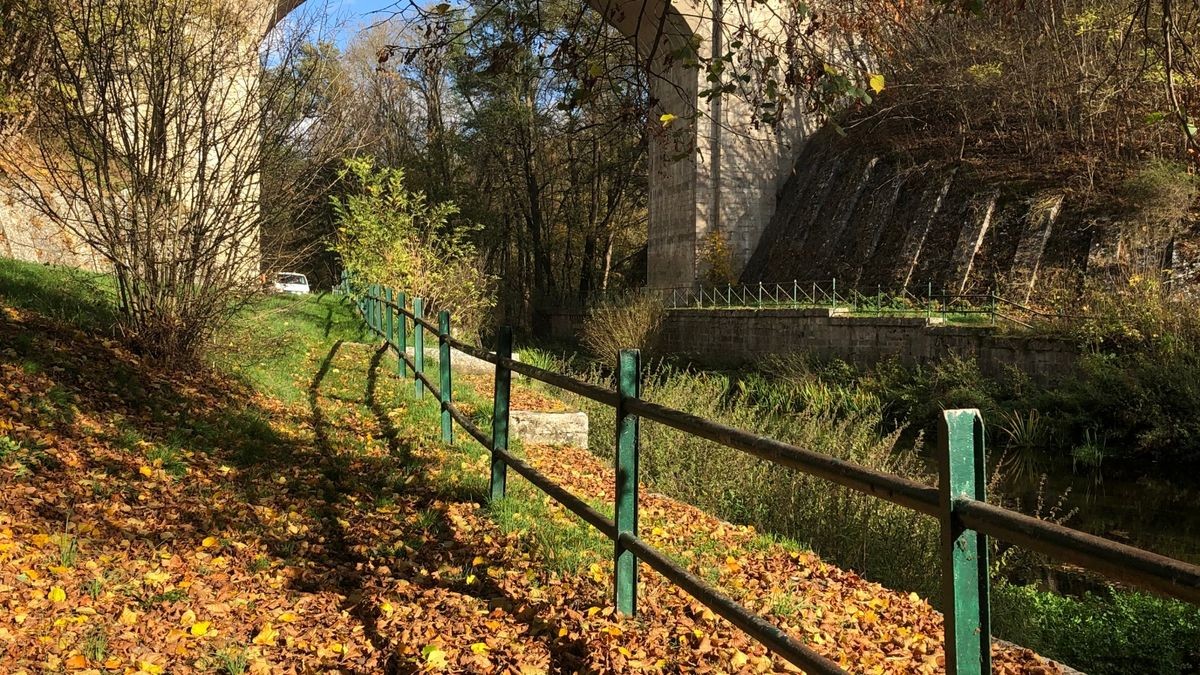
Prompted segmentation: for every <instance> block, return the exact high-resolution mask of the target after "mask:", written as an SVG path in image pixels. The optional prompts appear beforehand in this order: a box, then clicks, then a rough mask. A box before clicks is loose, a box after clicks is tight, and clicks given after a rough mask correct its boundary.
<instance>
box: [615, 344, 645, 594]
mask: <svg viewBox="0 0 1200 675" xmlns="http://www.w3.org/2000/svg"><path fill="white" fill-rule="evenodd" d="M641 389H642V355H641V352H639V351H638V350H636V349H622V350H621V353H620V355H619V356H618V358H617V393H618V400H617V453H616V454H617V457H616V461H617V498H616V503H615V518H614V520H615V521H616V525H617V544H616V551H615V554H614V561H613V566H614V573H613V578H614V582H615V583H614V586H615V588H614V594H615V596H616V605H617V611H618V612H620V613H622V614H624V615H626V616H635V615H637V556H635V555H634V554H633V551H628V550H626V549H625V547H624V546H622V545H621V537H620V535H621V533H623V532H628V533H630V534H632V535H634V536H637V533H638V514H637V507H638V436H639V425H638V418H637V415H633V414H631V413H629V412H628V411H627V410H626V409H625V400H626V399H629V398H637V397H639V396H641V394H642V391H641Z"/></svg>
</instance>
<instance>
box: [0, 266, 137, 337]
mask: <svg viewBox="0 0 1200 675" xmlns="http://www.w3.org/2000/svg"><path fill="white" fill-rule="evenodd" d="M0 296H3V297H4V299H5V302H7V303H9V304H11V305H13V306H14V307H19V308H21V309H28V310H32V311H35V312H38V313H39V314H44V315H46V316H49V317H52V318H54V319H58V320H59V321H63V322H65V323H69V324H72V325H76V326H88V327H91V328H93V329H97V328H98V329H102V330H108V329H110V328H112V326H113V325H114V324H115V323H116V317H117V314H116V298H117V292H116V284H115V283H114V281H113V279H112V277H111V276H109V275H106V274H97V273H95V272H84V271H82V270H77V269H73V268H70V267H59V266H55V265H41V264H38V263H29V262H22V261H19V260H13V259H11V258H0Z"/></svg>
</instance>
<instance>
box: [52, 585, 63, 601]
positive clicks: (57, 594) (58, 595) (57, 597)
mask: <svg viewBox="0 0 1200 675" xmlns="http://www.w3.org/2000/svg"><path fill="white" fill-rule="evenodd" d="M66 599H67V592H66V591H64V590H63V589H62V586H55V587H54V588H51V589H50V601H51V602H63V601H65V600H66Z"/></svg>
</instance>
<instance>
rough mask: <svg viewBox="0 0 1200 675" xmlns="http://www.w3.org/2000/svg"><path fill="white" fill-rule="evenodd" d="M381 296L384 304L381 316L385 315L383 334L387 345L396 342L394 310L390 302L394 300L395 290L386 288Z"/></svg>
mask: <svg viewBox="0 0 1200 675" xmlns="http://www.w3.org/2000/svg"><path fill="white" fill-rule="evenodd" d="M383 298H384V300H386V301H387V302H386V304H384V305H383V316H384V317H386V319H387V320H386V321H385V322H384V326H385V328H384V335H385V336H386V338H385V340H386V341H387V343H388V345H394V344H396V310H394V309H392V303H393V302H395V301H396V291H395V290H393V289H391V288H388V289H386V290H385V291H384V292H383Z"/></svg>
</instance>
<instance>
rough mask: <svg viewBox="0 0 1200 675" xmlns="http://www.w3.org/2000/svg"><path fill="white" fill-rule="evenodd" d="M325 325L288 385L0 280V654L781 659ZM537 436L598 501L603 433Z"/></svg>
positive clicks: (873, 650) (896, 645)
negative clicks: (615, 574) (222, 370)
mask: <svg viewBox="0 0 1200 675" xmlns="http://www.w3.org/2000/svg"><path fill="white" fill-rule="evenodd" d="M0 304H3V298H0ZM328 332H329V331H328V329H326V331H325V333H326V335H324V336H322V335H321V334H320V333H319V332H318V333H315V337H313V338H311V339H305V340H301V341H300V342H298V343H294V344H293V348H294V349H295V350H298V351H297V352H296V353H295V354H291V355H289V358H288V360H286V361H285V362H286V363H287V364H288V366H287V368H288V372H287V373H286V377H282V379H284V380H290V385H289V386H291V387H293V388H294V391H296V392H302V393H303V395H301V396H298V397H296V400H293V401H290V402H288V403H284V402H282V401H281V400H279V399H277V398H273V397H270V396H268V395H265V394H264V393H262V392H258V391H254V390H252V389H251V388H250V387H248V386H247V385H244V384H242V383H241V380H235V379H233V378H231V377H227V376H223V375H220V374H218V373H215V372H212V371H209V370H206V369H199V368H198V369H196V370H195V371H193V372H185V373H178V372H172V373H167V372H164V371H162V370H158V369H156V368H153V367H150V366H148V365H146V364H144V363H142V362H141V361H139V360H138V358H137V357H136V356H134V355H133V354H130V353H129V352H127V351H125V350H124V349H123V348H121V347H120V346H119V345H118V344H117V343H116V342H113V341H111V340H107V339H105V338H103V337H100V336H98V335H93V334H90V333H85V332H81V331H79V330H76V329H74V328H72V327H70V326H66V325H63V324H61V323H53V322H51V321H49V320H48V319H46V318H44V317H42V316H41V315H38V314H35V313H32V312H29V311H27V310H21V309H17V308H15V307H13V306H11V304H9V305H8V306H0V672H5V673H21V672H27V673H39V672H63V671H70V672H81V673H82V672H89V673H139V672H141V673H164V672H170V673H190V672H209V673H220V672H225V673H241V672H263V673H266V672H281V673H302V672H347V673H350V672H354V673H379V672H415V671H423V670H442V671H447V672H529V673H536V672H633V671H639V670H649V671H665V672H742V671H745V672H763V671H786V670H788V669H789V667H788V666H787V665H786V664H784V663H783V662H782V661H780V660H778V659H773V658H771V657H770V656H768V655H767V654H766V652H765V651H764V650H763V649H762V648H761V647H759V646H758V645H756V644H755V643H753V642H752V641H750V640H749V639H748V638H747V637H746V636H745V635H744V634H742V633H740V632H739V631H737V630H736V629H734V628H732V627H731V626H730V625H729V624H727V623H725V622H724V621H723V620H720V619H717V618H716V617H714V616H713V615H712V614H711V613H710V612H709V611H708V610H706V609H705V608H704V607H702V606H701V605H699V604H698V603H696V602H695V601H693V600H691V599H690V598H689V597H688V596H686V595H685V594H683V593H682V592H680V591H678V590H677V589H675V588H674V587H673V586H671V585H670V584H669V583H667V582H666V581H665V580H663V579H662V578H661V577H659V576H658V575H657V574H655V573H654V572H652V571H650V570H649V569H647V568H644V567H643V570H642V580H643V582H644V583H643V584H642V595H641V597H640V601H639V603H640V604H639V607H640V609H641V613H640V615H639V617H638V618H637V619H636V620H631V619H622V618H619V617H617V616H615V615H614V613H613V611H612V608H611V605H610V603H609V595H610V588H611V579H610V577H609V558H610V555H611V548H610V546H609V544H607V543H606V542H605V541H603V540H602V539H601V537H600V536H599V535H597V534H595V533H594V532H591V531H590V530H588V529H587V528H586V527H585V526H583V525H582V524H581V523H579V522H578V521H577V520H576V519H575V518H574V517H573V516H571V515H570V514H569V513H567V512H566V511H564V510H563V509H562V508H561V507H558V506H557V505H555V504H554V503H553V502H551V501H550V500H549V499H548V498H545V497H543V496H541V495H540V494H539V493H537V492H536V491H535V490H534V489H533V488H532V487H531V486H529V485H528V484H526V483H525V482H524V481H523V480H522V479H520V478H519V477H517V476H516V475H515V474H510V496H509V497H508V498H507V499H505V500H503V501H502V502H500V503H498V504H495V505H490V506H485V505H483V495H484V493H485V489H486V475H487V471H488V466H487V457H486V455H485V454H484V453H483V452H482V451H481V450H480V449H478V448H477V447H474V446H473V444H472V442H471V441H470V440H469V439H465V438H464V439H463V440H461V441H460V442H458V443H456V444H455V445H453V446H449V447H447V446H443V445H441V444H440V443H438V442H437V441H436V437H435V433H436V425H435V420H436V414H437V413H436V410H435V409H434V407H433V405H434V404H433V403H432V401H430V400H429V399H428V398H427V399H426V400H425V401H414V400H413V399H412V398H411V395H410V392H411V384H410V383H408V382H400V381H398V380H397V378H396V376H395V368H394V365H393V362H392V360H391V359H390V358H389V357H386V356H385V355H384V354H383V353H381V352H379V351H377V350H375V349H374V348H373V347H372V346H369V345H364V344H358V343H351V342H341V341H338V340H337V339H336V338H335V337H331V336H328ZM270 363H271V362H269V361H262V362H260V363H257V364H255V365H256V367H258V368H259V369H260V370H262V369H269V368H270ZM280 386H283V385H280ZM469 387H470V383H469V382H464V388H463V390H462V391H460V392H459V394H460V395H461V396H463V397H465V398H466V399H467V400H466V402H467V403H468V404H469V405H470V406H471V407H472V409H474V410H481V409H482V408H485V407H486V402H485V401H483V400H482V399H479V398H477V397H476V395H475V394H474V393H473V392H472V391H470V390H469ZM530 396H531V397H532V396H533V395H530ZM517 398H519V396H518V397H517ZM472 399H474V400H472ZM485 412H486V411H485ZM477 414H479V415H481V416H482V415H483V413H477ZM460 436H464V437H465V434H460ZM524 452H525V453H526V454H527V456H528V457H529V458H530V460H531V461H532V462H533V463H534V464H535V465H537V466H539V467H540V468H541V469H543V470H544V471H546V472H547V473H549V474H550V475H551V476H553V477H554V478H555V479H556V480H558V481H560V482H561V483H563V484H564V485H566V486H568V487H569V488H570V489H571V490H572V491H574V492H576V493H577V494H579V495H581V496H583V497H584V498H586V499H588V500H589V501H592V502H593V503H594V504H596V505H597V506H598V507H600V508H607V507H605V506H604V504H605V503H606V502H607V501H608V499H609V494H610V492H611V483H612V481H611V469H610V468H609V467H607V466H605V465H604V464H603V463H602V462H600V461H599V460H597V459H596V458H595V457H593V456H592V455H590V454H588V453H586V452H583V451H578V450H572V449H563V448H540V447H531V448H525V449H524ZM641 509H642V510H641V514H642V527H643V532H644V534H645V536H646V538H647V539H648V540H649V541H650V542H651V543H652V544H654V545H657V546H660V547H661V548H662V549H663V550H665V551H667V552H669V553H670V554H671V555H673V556H674V557H675V558H676V559H677V560H679V561H681V562H682V563H684V564H686V565H687V566H688V567H690V568H691V569H692V570H693V571H695V572H696V573H697V574H699V575H701V576H703V577H704V578H706V579H708V580H709V581H710V582H712V583H714V584H717V585H719V586H721V587H723V588H724V589H725V590H726V591H727V592H729V593H730V594H732V595H734V596H735V597H737V598H738V599H740V600H741V601H742V602H743V603H745V604H746V605H748V606H749V607H751V608H752V609H754V610H756V611H759V612H761V613H763V614H765V615H767V616H768V617H769V618H770V619H771V620H772V621H775V622H777V623H779V624H780V625H782V626H784V627H785V628H786V629H788V630H789V631H791V632H792V633H793V634H794V635H796V636H799V637H801V638H802V639H804V640H805V641H807V642H808V643H809V644H810V645H812V646H813V647H814V648H815V649H817V650H818V651H820V652H823V653H825V654H827V655H829V656H830V657H831V658H834V659H835V660H837V661H840V662H841V663H842V664H843V665H844V666H845V667H846V668H848V669H849V670H850V671H852V672H865V673H876V672H889V673H890V672H917V673H923V672H940V671H941V670H942V665H941V663H942V662H941V659H942V652H941V645H940V641H941V617H940V615H939V614H938V613H937V612H935V611H934V610H933V609H932V608H931V607H930V606H929V605H928V604H927V603H926V602H925V601H923V600H921V599H919V598H916V597H915V596H913V597H910V596H907V595H904V594H898V593H894V592H891V591H888V590H885V589H883V588H881V587H879V586H877V585H875V584H871V583H868V582H866V581H864V580H863V579H861V578H859V577H858V576H857V575H855V574H854V573H852V572H846V571H843V570H839V569H837V568H834V567H832V566H830V565H827V564H825V563H823V562H821V561H820V560H819V559H818V558H817V557H816V556H814V555H813V554H811V553H809V552H805V551H803V550H800V549H798V548H796V547H794V546H791V545H786V544H784V543H779V542H775V541H773V540H772V539H771V538H770V537H765V536H761V535H758V534H756V533H755V532H753V531H751V530H749V529H746V528H739V527H734V526H731V525H729V524H727V523H722V522H720V521H718V520H716V519H714V518H712V517H709V516H707V515H705V514H703V513H701V512H699V511H697V510H696V509H693V508H691V507H688V506H686V505H683V504H680V503H678V502H675V501H672V500H669V499H666V498H663V497H660V496H656V495H653V494H650V493H648V492H646V491H644V492H643V498H642V505H641ZM930 573H931V574H932V573H934V571H932V570H931V572H930ZM996 658H997V671H998V672H1004V673H1015V672H1026V673H1042V672H1055V670H1054V669H1053V668H1051V667H1049V666H1046V665H1045V664H1043V663H1042V662H1041V661H1040V660H1039V659H1038V658H1037V657H1035V656H1034V655H1032V654H1031V653H1029V652H1026V651H1021V650H1015V649H1003V650H997V652H996Z"/></svg>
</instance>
